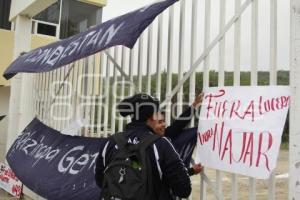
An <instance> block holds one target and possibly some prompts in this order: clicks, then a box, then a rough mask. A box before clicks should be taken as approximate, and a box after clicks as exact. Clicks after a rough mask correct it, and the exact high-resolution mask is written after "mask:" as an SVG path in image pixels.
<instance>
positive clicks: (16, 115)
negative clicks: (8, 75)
mask: <svg viewBox="0 0 300 200" xmlns="http://www.w3.org/2000/svg"><path fill="white" fill-rule="evenodd" d="M14 24H15V33H14V59H16V58H17V57H18V56H19V55H20V53H21V52H26V51H29V50H30V45H31V19H30V18H29V17H27V16H22V15H18V16H17V17H16V18H15V21H14ZM23 76H24V75H23V74H17V75H16V76H14V77H13V78H12V79H11V93H10V99H9V113H8V121H9V122H8V136H7V145H6V149H7V150H8V149H9V148H10V146H11V145H12V143H13V142H14V140H15V139H16V137H17V136H18V134H20V130H21V129H22V127H21V126H20V125H21V123H20V121H21V118H23V117H22V114H23V113H22V110H23V108H22V107H23V106H24V96H23V95H24V92H22V84H23V82H22V80H23ZM23 124H24V123H22V125H23Z"/></svg>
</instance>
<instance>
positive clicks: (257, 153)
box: [196, 86, 290, 179]
mask: <svg viewBox="0 0 300 200" xmlns="http://www.w3.org/2000/svg"><path fill="white" fill-rule="evenodd" d="M289 104H290V90H289V87H288V86H244V87H243V86H242V87H220V88H217V87H216V88H209V89H207V91H205V96H204V99H203V103H202V106H201V113H200V121H199V127H198V131H197V156H196V161H197V162H201V163H202V164H203V165H204V166H207V167H211V168H215V169H219V170H224V171H228V172H232V173H237V174H243V175H246V176H251V177H255V178H262V179H267V178H268V177H269V175H270V174H271V172H272V170H273V169H275V167H276V163H277V157H278V153H279V149H280V144H281V136H282V133H283V128H284V124H285V121H286V116H287V112H288V108H289Z"/></svg>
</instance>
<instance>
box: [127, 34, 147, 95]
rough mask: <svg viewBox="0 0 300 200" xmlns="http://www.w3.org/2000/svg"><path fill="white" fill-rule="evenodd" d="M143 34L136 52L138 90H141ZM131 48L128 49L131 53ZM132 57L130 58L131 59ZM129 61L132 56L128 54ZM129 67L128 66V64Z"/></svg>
mask: <svg viewBox="0 0 300 200" xmlns="http://www.w3.org/2000/svg"><path fill="white" fill-rule="evenodd" d="M143 35H144V34H142V35H141V36H140V39H139V54H138V67H137V68H138V90H139V91H142V77H143V73H142V69H143V66H144V59H143V52H144V36H143ZM132 51H133V50H131V51H130V53H132ZM131 59H132V60H131ZM130 61H131V62H132V63H133V58H132V57H131V56H130ZM129 67H130V66H129Z"/></svg>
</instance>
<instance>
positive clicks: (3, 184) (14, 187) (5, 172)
mask: <svg viewBox="0 0 300 200" xmlns="http://www.w3.org/2000/svg"><path fill="white" fill-rule="evenodd" d="M0 188H2V189H4V190H5V191H7V192H8V193H10V194H11V195H13V196H14V197H18V198H20V197H21V193H22V183H21V181H20V180H19V179H18V178H17V177H16V175H15V174H14V172H13V171H12V170H11V169H10V167H9V166H7V165H5V164H3V163H0Z"/></svg>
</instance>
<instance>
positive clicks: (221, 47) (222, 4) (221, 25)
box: [216, 0, 226, 194]
mask: <svg viewBox="0 0 300 200" xmlns="http://www.w3.org/2000/svg"><path fill="white" fill-rule="evenodd" d="M225 3H226V1H225V0H220V13H219V30H220V31H221V30H222V29H223V28H224V26H225V12H226V10H225V9H226V7H225ZM224 69H225V37H223V38H222V39H221V40H220V42H219V68H218V86H224V80H225V78H224V76H225V74H224ZM222 181H223V172H222V171H220V170H216V187H217V191H218V193H219V194H223V192H222Z"/></svg>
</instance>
